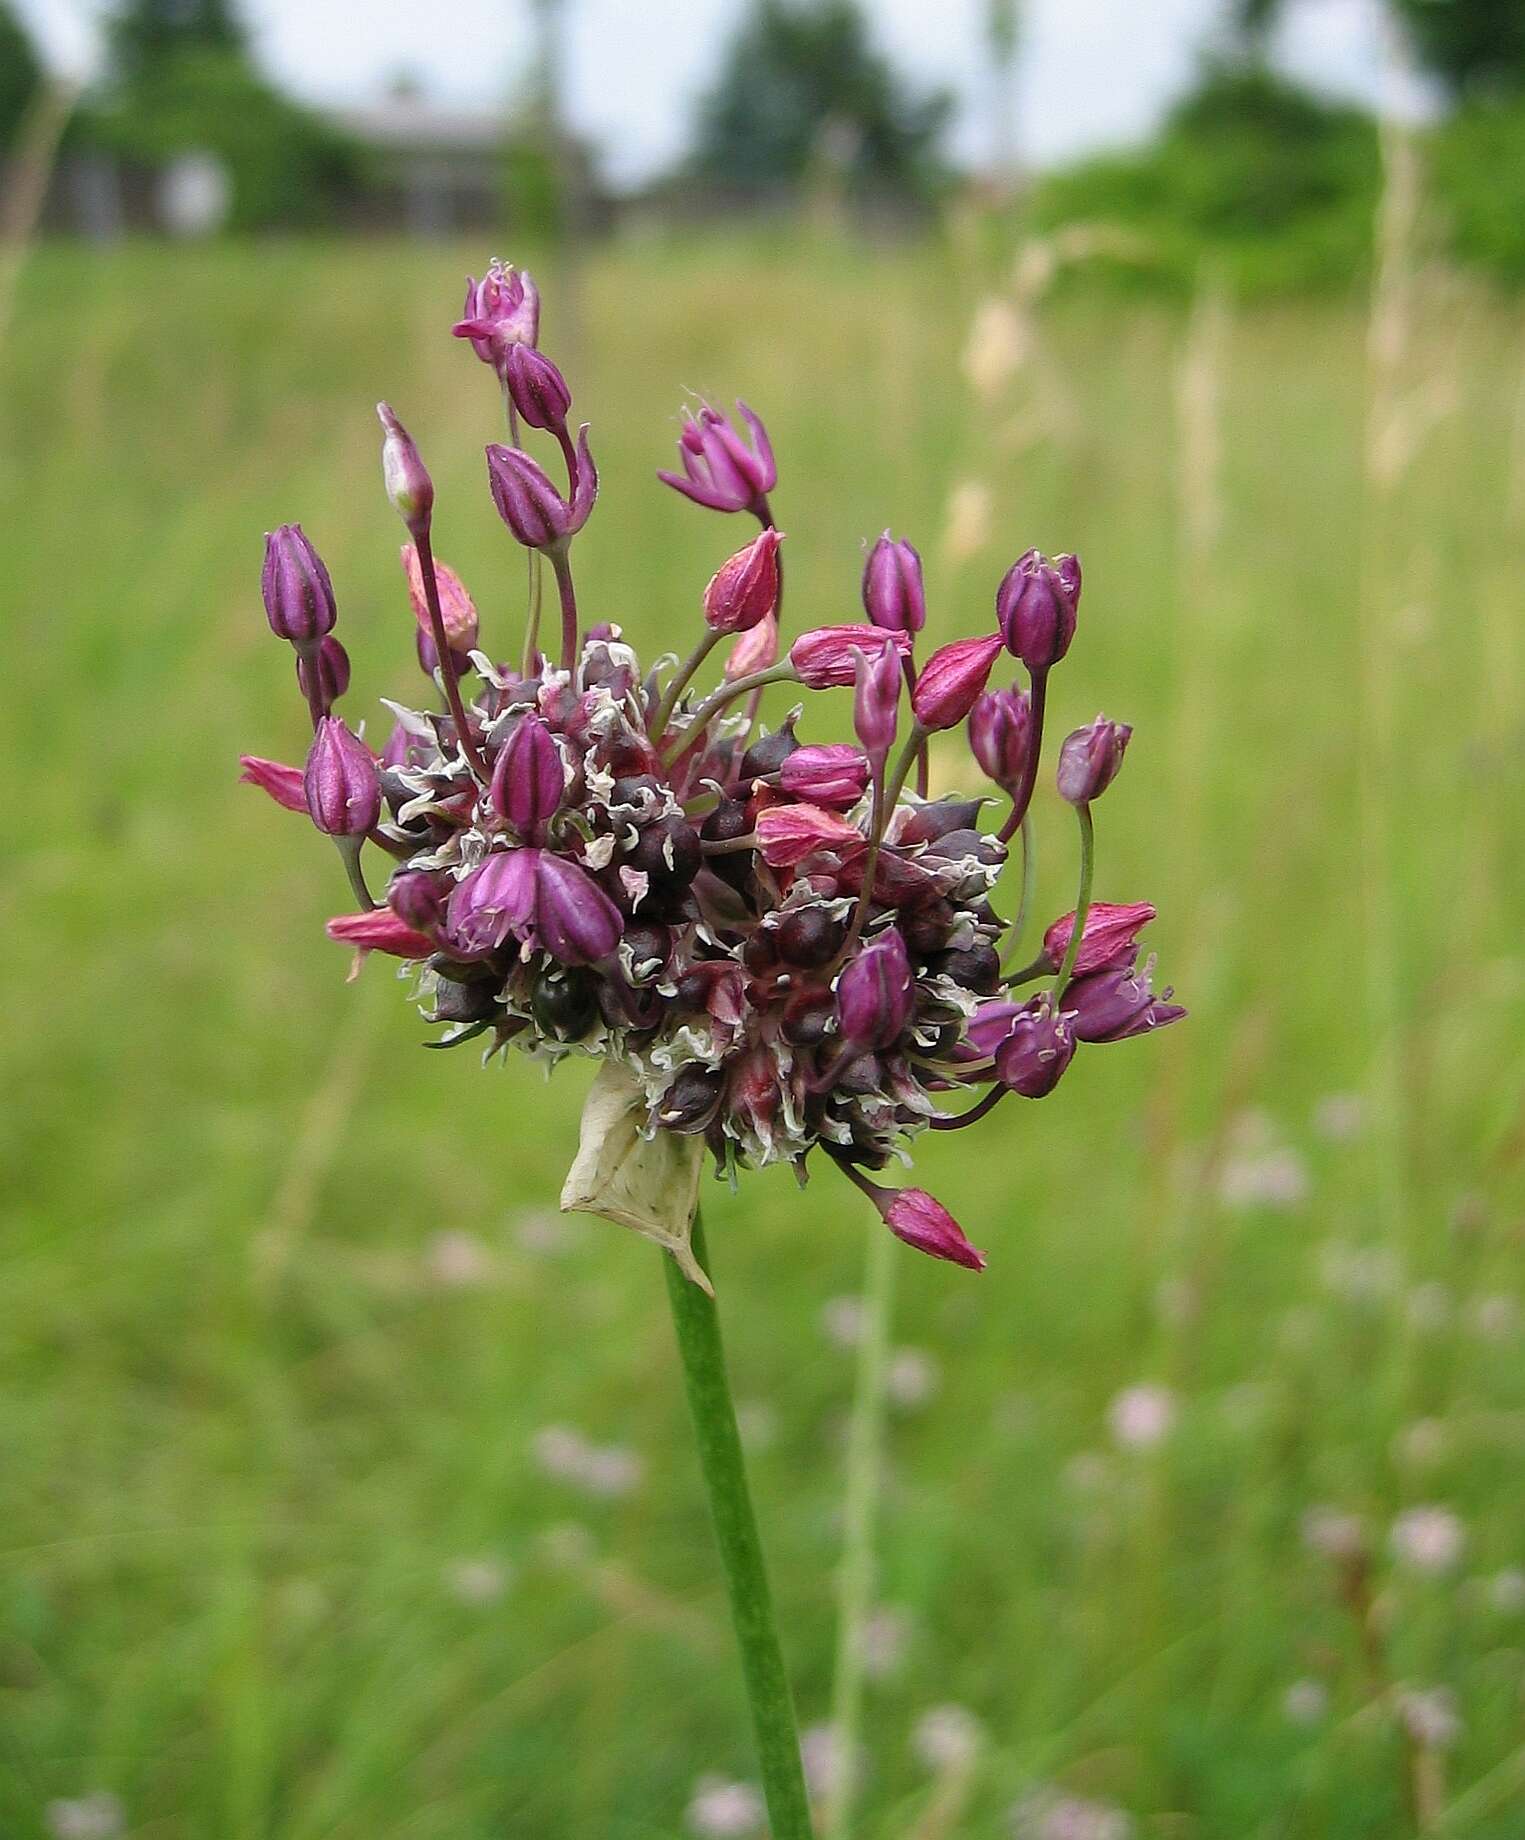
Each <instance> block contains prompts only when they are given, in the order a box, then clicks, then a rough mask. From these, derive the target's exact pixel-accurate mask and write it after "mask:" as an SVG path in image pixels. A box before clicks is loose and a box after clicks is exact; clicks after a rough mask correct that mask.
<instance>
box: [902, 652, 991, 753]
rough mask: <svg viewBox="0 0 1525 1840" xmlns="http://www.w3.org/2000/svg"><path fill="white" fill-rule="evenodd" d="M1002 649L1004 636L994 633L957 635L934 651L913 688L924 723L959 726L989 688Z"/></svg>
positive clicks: (914, 705)
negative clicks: (987, 683) (993, 669)
mask: <svg viewBox="0 0 1525 1840" xmlns="http://www.w3.org/2000/svg"><path fill="white" fill-rule="evenodd" d="M1000 651H1001V636H1000V634H999V633H992V634H991V635H990V636H989V637H988V638H985V639H955V640H954V642H953V643H952V645H944V646H941V647H939V649H938V650H937V651H935V652H933V654H932V656H931V657H930V658H929V659H928V660H927V662H926V663H925V665H923V666H922V671H921V675H920V677H918V678H917V680H916V688H915V689H914V690H913V691H912V692H911V707H912V709H913V710H915V712H916V720H917V721H918V722H919V723H920V724H921V726H922V727H923V728H928V729H940V728H956V727H957V726H958V724H959V723H960V722H962V721H963V719H964V717H965V716H966V715H968V713H969V711H970V710H971V709H972V708H973V707H974V702H975V698H976V697H978V696H979V694H980V692H981V691H982V690H983V689H984V688H985V684H986V681H987V679H988V678H989V676H990V669H991V666H992V665H993V664H994V663H995V661H996V659H997V657H999V655H1000Z"/></svg>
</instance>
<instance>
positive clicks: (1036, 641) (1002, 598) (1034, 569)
mask: <svg viewBox="0 0 1525 1840" xmlns="http://www.w3.org/2000/svg"><path fill="white" fill-rule="evenodd" d="M1079 606H1080V561H1079V558H1078V557H1076V556H1060V557H1059V559H1058V560H1057V561H1055V562H1050V561H1049V559H1048V558H1047V556H1042V555H1040V554H1039V553H1038V551H1037V550H1035V549H1030V550H1029V551H1028V552H1027V554H1026V555H1025V556H1022V557H1021V558H1019V559H1018V560H1017V561H1016V562H1014V563H1013V564H1012V565H1011V567H1010V568H1009V569H1008V570H1007V571H1006V574H1005V576H1004V577H1003V578H1002V581H1001V585H1000V588H999V589H998V590H997V592H996V601H995V607H996V621H997V624H998V625H999V626H1000V628H1001V637H1002V639H1003V640H1004V641H1005V644H1006V649H1007V650H1008V651H1009V652H1010V653H1011V655H1012V656H1013V657H1014V658H1020V659H1021V660H1022V662H1023V664H1025V665H1026V666H1027V668H1028V670H1029V671H1031V672H1032V673H1033V674H1034V675H1035V676H1038V675H1041V674H1042V673H1044V672H1046V671H1049V670H1052V668H1053V667H1054V666H1055V665H1056V664H1058V662H1059V660H1060V659H1061V658H1062V657H1063V656H1064V654H1065V653H1066V652H1067V651H1068V650H1069V649H1070V643H1071V641H1072V640H1073V639H1074V637H1075V620H1076V613H1077V610H1078V608H1079Z"/></svg>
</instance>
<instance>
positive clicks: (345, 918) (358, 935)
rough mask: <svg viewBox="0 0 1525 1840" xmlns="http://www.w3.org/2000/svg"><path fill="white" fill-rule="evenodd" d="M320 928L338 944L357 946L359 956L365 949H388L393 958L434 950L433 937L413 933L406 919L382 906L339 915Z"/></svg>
mask: <svg viewBox="0 0 1525 1840" xmlns="http://www.w3.org/2000/svg"><path fill="white" fill-rule="evenodd" d="M323 930H324V932H325V933H327V934H328V936H329V938H330V939H337V940H338V941H339V943H340V944H341V945H348V946H356V947H358V949H359V951H360V952H361V954H362V956H363V955H364V954H365V953H367V952H388V953H390V954H391V956H392V957H393V958H427V957H428V956H429V954H430V953H431V952H432V951H433V950H434V941H433V940H432V939H428V938H426V937H425V936H424V934H422V933H416V932H415V931H414V930H413V928H412V927H411V926H409V925H408V924H407V922H406V921H405V920H400V919H399V918H398V917H397V915H396V914H394V913H389V912H388V911H387V909H386V908H384V907H378V908H376V909H375V910H374V911H373V912H371V913H368V914H340V915H339V916H338V917H337V918H336V919H333V920H330V921H329V922H328V923H327V925H326V926H325V927H324V928H323Z"/></svg>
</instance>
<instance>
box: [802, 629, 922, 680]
mask: <svg viewBox="0 0 1525 1840" xmlns="http://www.w3.org/2000/svg"><path fill="white" fill-rule="evenodd" d="M886 644H890V645H893V646H894V648H895V650H896V652H897V653H898V655H899V656H900V657H902V658H909V657H910V655H911V635H910V634H909V633H904V632H896V633H881V631H880V629H879V628H878V627H877V626H868V625H865V624H863V623H862V622H859V623H858V624H856V625H851V626H817V627H815V628H814V629H813V630H812V631H810V632H803V633H801V634H800V636H799V638H797V639H796V640H795V642H794V643H793V645H791V646H790V647H789V662H790V664H792V665H793V666H794V669H795V671H796V673H797V674H798V676H799V680H800V682H801V683H802V684H804V685H805V687H806V689H808V690H834V689H843V690H845V689H847V688H849V687H850V686H851V685H852V684H854V683H855V682H856V681H857V676H858V658H857V654H858V653H860V652H861V653H862V654H863V655H864V656H865V657H875V656H877V655H878V653H879V652H880V651H881V650H882V649H883V647H884V646H885V645H886Z"/></svg>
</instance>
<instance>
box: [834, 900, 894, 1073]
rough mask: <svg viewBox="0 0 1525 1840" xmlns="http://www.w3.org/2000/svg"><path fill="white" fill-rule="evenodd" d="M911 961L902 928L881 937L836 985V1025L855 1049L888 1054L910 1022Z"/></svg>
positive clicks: (886, 929)
mask: <svg viewBox="0 0 1525 1840" xmlns="http://www.w3.org/2000/svg"><path fill="white" fill-rule="evenodd" d="M911 1003H912V984H911V961H910V958H909V956H908V955H907V953H906V949H905V940H904V939H903V938H902V937H901V934H900V929H899V927H895V926H889V927H886V928H885V929H884V931H883V932H882V933H879V934H877V935H876V936H875V937H874V938H873V939H872V940H870V941H869V943H868V944H867V945H866V946H864V947H863V948H862V949H861V950H860V951H859V952H858V954H857V955H856V956H855V957H854V958H853V959H851V960H850V961H849V963H848V965H847V968H846V969H845V970H844V971H843V973H842V975H841V977H840V978H838V979H837V1023H838V1026H839V1027H840V1029H841V1031H842V1039H843V1040H844V1041H848V1042H851V1043H852V1044H853V1046H854V1047H855V1048H890V1047H893V1046H894V1044H895V1043H896V1042H897V1041H899V1039H900V1037H901V1035H902V1034H903V1033H904V1031H905V1025H906V1024H907V1022H909V1021H910V1019H911Z"/></svg>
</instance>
